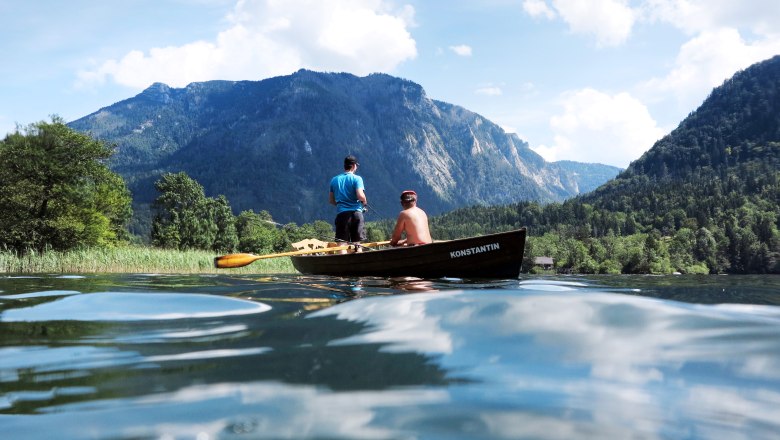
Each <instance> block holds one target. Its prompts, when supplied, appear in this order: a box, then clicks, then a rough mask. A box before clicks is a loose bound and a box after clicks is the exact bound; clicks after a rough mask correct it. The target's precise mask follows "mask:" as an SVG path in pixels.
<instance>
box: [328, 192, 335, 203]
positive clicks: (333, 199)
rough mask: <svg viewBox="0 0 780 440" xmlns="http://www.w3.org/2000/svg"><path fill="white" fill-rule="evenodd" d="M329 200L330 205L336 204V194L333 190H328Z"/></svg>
mask: <svg viewBox="0 0 780 440" xmlns="http://www.w3.org/2000/svg"><path fill="white" fill-rule="evenodd" d="M329 201H330V204H331V205H335V204H336V196H334V195H333V191H331V192H330V196H329Z"/></svg>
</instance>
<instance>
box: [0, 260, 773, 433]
mask: <svg viewBox="0 0 780 440" xmlns="http://www.w3.org/2000/svg"><path fill="white" fill-rule="evenodd" d="M0 291H2V292H0V342H2V343H1V344H0V427H2V432H3V436H4V437H5V436H9V437H8V438H40V439H45V438H46V439H47V438H52V436H55V437H58V438H112V439H114V438H168V439H179V438H181V439H185V438H204V439H205V438H211V439H214V438H354V439H398V438H433V439H459V438H464V439H465V438H498V439H516V438H555V439H559V438H567V439H568V438H659V439H660V438H663V439H666V438H723V439H731V438H750V439H756V438H758V439H760V438H775V436H776V433H777V432H780V338H778V337H777V335H778V334H780V307H778V305H780V280H778V279H777V278H776V277H775V278H773V277H715V276H713V277H625V276H623V277H590V278H587V277H576V278H575V277H556V278H546V277H538V278H522V279H520V280H495V281H484V280H483V281H471V280H459V279H438V280H420V279H411V278H403V279H383V278H360V279H345V278H331V277H307V276H290V275H285V276H278V277H263V278H259V277H251V276H238V277H231V276H142V275H127V276H86V277H82V278H70V277H67V278H66V277H58V276H39V277H26V278H14V277H6V278H2V279H0Z"/></svg>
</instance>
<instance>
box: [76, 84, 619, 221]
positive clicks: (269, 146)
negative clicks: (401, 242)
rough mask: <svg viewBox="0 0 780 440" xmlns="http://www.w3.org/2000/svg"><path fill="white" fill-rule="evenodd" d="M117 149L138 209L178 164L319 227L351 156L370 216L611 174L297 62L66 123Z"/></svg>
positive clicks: (238, 204) (152, 93) (389, 89)
mask: <svg viewBox="0 0 780 440" xmlns="http://www.w3.org/2000/svg"><path fill="white" fill-rule="evenodd" d="M69 125H70V126H71V127H72V128H74V129H76V130H79V131H83V132H89V133H90V134H92V135H93V136H95V137H97V138H100V139H104V140H106V141H108V142H110V143H113V144H116V146H117V153H116V155H115V156H114V157H113V159H112V163H111V166H112V168H113V169H114V170H116V171H117V172H119V173H120V174H121V175H122V176H123V177H124V178H125V180H126V181H127V182H128V184H129V186H130V188H131V190H132V191H133V194H134V199H135V203H136V210H137V211H138V212H139V213H140V215H141V216H143V215H144V214H143V213H144V212H147V215H148V204H149V203H150V202H151V201H152V200H154V198H155V197H156V196H157V194H156V192H155V191H154V186H153V183H154V181H155V180H157V179H158V178H159V176H160V174H161V173H163V172H178V171H185V172H186V173H188V174H189V175H190V176H191V177H193V178H194V179H196V180H197V181H198V182H200V183H201V184H202V185H203V186H204V188H205V189H206V192H207V194H208V195H210V196H215V195H218V194H224V195H225V196H226V197H227V198H228V200H229V202H230V204H231V206H232V207H233V208H234V210H236V211H237V212H240V211H242V210H246V209H254V210H255V211H260V210H267V211H269V212H270V213H271V214H272V216H273V217H274V219H275V220H277V221H281V222H288V221H295V222H309V221H313V220H318V219H324V220H327V221H330V220H331V217H333V208H332V207H331V206H330V205H328V203H327V192H328V182H329V180H330V178H331V177H332V176H333V175H335V174H337V173H339V172H340V171H341V170H342V161H343V158H344V156H346V155H347V154H354V155H356V156H357V157H358V159H359V161H360V163H361V166H360V169H359V174H361V175H362V176H363V177H364V179H365V182H366V193H367V195H368V198H369V201H370V203H371V205H372V206H373V208H374V212H373V218H372V216H371V214H369V220H371V219H378V218H383V217H394V216H395V214H396V212H397V211H398V209H399V205H398V201H397V200H398V194H399V193H400V192H401V191H402V190H404V189H414V190H416V191H417V192H418V194H419V196H420V206H422V207H423V208H424V209H426V210H427V211H428V212H429V213H431V214H437V213H441V212H445V211H448V210H451V209H454V208H457V207H462V206H470V205H493V204H506V203H511V202H516V201H520V200H538V201H560V200H563V199H566V198H568V197H571V196H575V195H577V194H581V193H583V192H587V191H589V190H591V189H593V188H595V187H597V186H598V185H599V184H601V183H604V182H605V181H606V180H608V179H610V178H612V177H614V176H615V175H617V174H618V172H619V171H620V170H619V169H618V168H615V167H611V166H607V165H598V164H578V163H572V162H565V163H549V162H546V161H545V160H544V159H543V158H542V157H541V156H539V155H538V154H536V153H534V152H533V151H532V150H531V149H529V148H528V144H527V143H526V142H524V141H522V140H521V139H520V138H518V137H517V136H516V135H514V134H507V133H505V132H504V131H503V130H502V129H501V128H500V127H498V126H497V125H496V124H494V123H492V122H490V121H489V120H487V119H485V118H484V117H482V116H480V115H478V114H476V113H473V112H471V111H468V110H466V109H464V108H462V107H459V106H456V105H452V104H448V103H445V102H441V101H436V100H433V99H430V98H429V97H428V96H427V95H426V93H425V91H424V90H423V88H422V87H421V86H420V85H418V84H415V83H413V82H410V81H406V80H403V79H399V78H395V77H392V76H389V75H385V74H373V75H369V76H366V77H357V76H354V75H350V74H346V73H318V72H312V71H306V70H301V71H298V72H296V73H294V74H292V75H289V76H282V77H276V78H270V79H266V80H263V81H209V82H204V83H193V84H190V85H189V86H187V87H186V88H182V89H176V88H171V87H168V86H167V85H165V84H159V83H157V84H153V85H152V86H151V87H149V88H148V89H146V90H144V91H143V92H142V93H140V94H138V95H137V96H135V97H133V98H130V99H127V100H124V101H121V102H118V103H116V104H113V105H111V106H109V107H106V108H103V109H100V110H99V111H97V112H95V113H93V114H90V115H88V116H86V117H84V118H81V119H79V120H76V121H73V122H72V123H70V124H69Z"/></svg>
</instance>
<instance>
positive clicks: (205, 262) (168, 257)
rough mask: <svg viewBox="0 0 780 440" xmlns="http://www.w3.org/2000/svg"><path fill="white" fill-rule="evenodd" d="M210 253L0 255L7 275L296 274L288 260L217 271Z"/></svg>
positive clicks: (137, 249) (132, 249)
mask: <svg viewBox="0 0 780 440" xmlns="http://www.w3.org/2000/svg"><path fill="white" fill-rule="evenodd" d="M216 256H217V255H216V254H214V253H213V252H208V251H198V250H190V251H177V250H170V249H157V248H151V247H144V246H129V247H118V248H94V249H80V250H72V251H66V252H56V251H47V252H34V251H31V252H28V253H27V254H25V255H23V256H18V255H16V254H15V253H13V252H9V251H0V272H4V273H182V274H194V273H198V274H200V273H220V274H229V273H232V274H237V273H238V274H270V273H295V268H293V265H292V262H291V261H290V258H289V257H279V258H269V259H265V260H258V261H256V262H254V263H252V264H250V265H248V266H244V267H241V268H236V269H217V268H215V267H214V257H216Z"/></svg>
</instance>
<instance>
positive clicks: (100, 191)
mask: <svg viewBox="0 0 780 440" xmlns="http://www.w3.org/2000/svg"><path fill="white" fill-rule="evenodd" d="M111 154H112V150H111V149H110V148H109V147H108V146H107V145H106V144H105V143H103V142H101V141H96V140H94V139H92V138H90V137H89V136H86V135H84V134H81V133H78V132H76V131H74V130H72V129H70V128H68V127H67V126H66V125H65V124H64V123H63V121H62V119H61V118H59V117H57V116H54V117H52V121H51V122H50V123H47V122H38V123H35V124H31V125H29V126H27V127H26V128H25V129H24V131H23V132H19V131H16V132H15V133H12V134H10V135H8V136H6V137H5V139H3V140H2V141H1V142H0V247H4V248H9V249H13V250H14V251H16V252H19V253H24V252H26V251H27V250H37V251H44V250H46V249H55V250H68V249H72V248H75V247H79V246H107V245H113V244H116V243H118V242H119V241H122V240H125V239H127V233H126V229H125V227H126V223H127V221H128V220H129V218H130V216H131V214H132V211H131V209H130V194H129V192H128V190H127V188H126V187H125V184H124V181H123V180H122V178H121V177H119V175H117V174H115V173H113V172H112V171H110V170H109V169H108V167H107V166H106V164H105V162H106V161H107V159H108V158H109V157H110V156H111Z"/></svg>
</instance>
